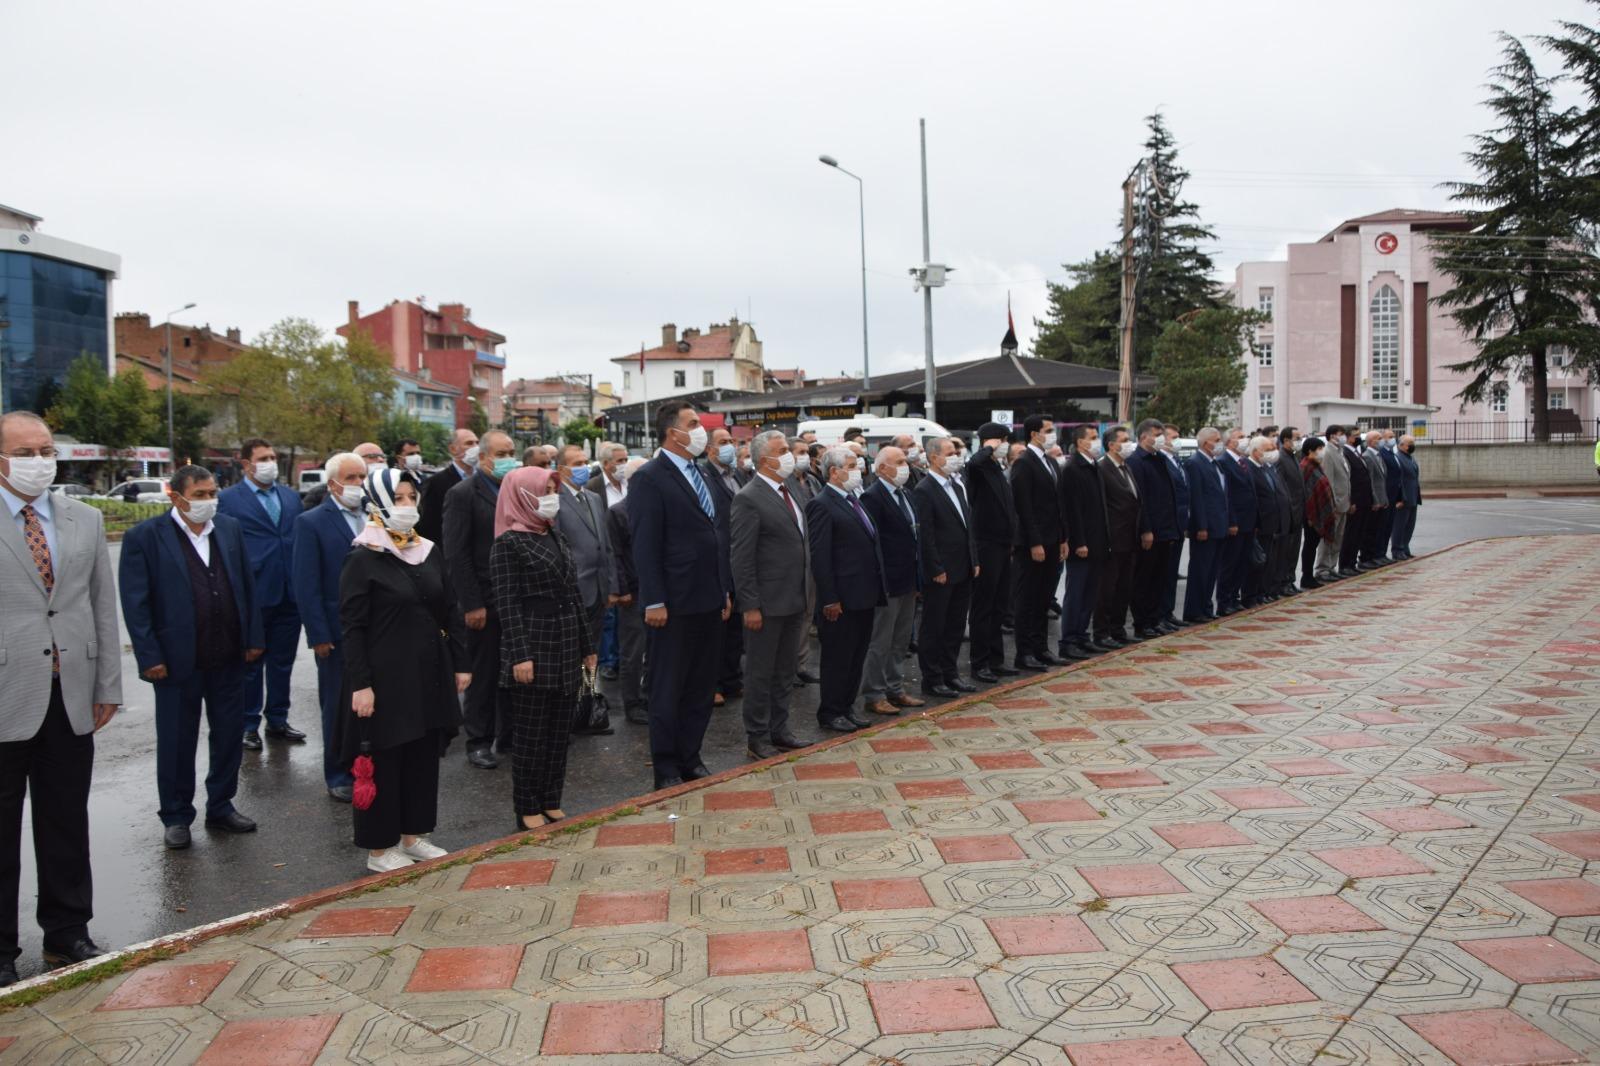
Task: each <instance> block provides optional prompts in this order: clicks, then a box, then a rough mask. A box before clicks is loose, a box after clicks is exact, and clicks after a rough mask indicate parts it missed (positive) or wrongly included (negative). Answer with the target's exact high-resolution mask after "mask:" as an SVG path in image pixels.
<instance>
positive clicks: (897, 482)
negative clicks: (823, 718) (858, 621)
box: [861, 445, 1010, 721]
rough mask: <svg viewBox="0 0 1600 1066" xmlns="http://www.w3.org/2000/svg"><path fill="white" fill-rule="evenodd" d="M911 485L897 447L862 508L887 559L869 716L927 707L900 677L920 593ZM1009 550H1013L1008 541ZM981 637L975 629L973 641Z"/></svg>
mask: <svg viewBox="0 0 1600 1066" xmlns="http://www.w3.org/2000/svg"><path fill="white" fill-rule="evenodd" d="M910 484H911V464H910V463H908V462H906V456H905V452H903V451H901V450H900V449H899V448H897V447H894V446H893V445H885V446H884V447H882V448H880V449H878V476H877V478H876V479H875V480H874V482H873V485H872V487H871V488H869V489H868V490H867V491H866V492H863V493H862V494H861V506H862V507H863V508H865V509H866V512H867V515H868V516H869V517H870V518H871V519H872V522H873V524H874V525H876V526H877V527H878V550H879V554H880V555H882V557H883V594H884V605H883V606H882V607H881V608H879V609H878V611H877V612H876V613H875V614H873V616H872V640H871V642H870V643H869V644H868V645H867V662H866V665H865V666H864V667H862V672H861V709H862V710H864V711H866V712H867V714H868V715H869V716H870V715H874V714H881V715H890V716H892V715H897V714H899V713H900V710H901V708H905V707H921V706H924V705H925V701H923V700H920V699H918V698H917V697H915V696H913V695H911V694H910V693H908V692H906V690H905V678H904V677H903V676H902V674H901V671H900V662H901V659H902V654H901V652H902V649H904V648H905V647H906V645H908V644H909V643H910V642H911V630H912V626H913V624H914V623H915V621H916V615H917V592H918V590H919V589H921V587H922V568H921V567H920V566H919V565H918V564H919V559H918V548H917V510H916V505H915V504H913V503H912V495H911V492H912V490H911V489H910V488H908V487H907V486H909V485H910ZM1003 487H1004V486H1003V485H1002V488H1003ZM1006 550H1007V551H1009V550H1010V542H1009V541H1007V543H1006ZM977 632H978V630H977V629H976V627H974V629H973V634H974V636H976V634H977ZM996 635H997V636H998V633H997V634H996ZM973 647H974V648H976V647H977V645H976V644H975V645H973ZM974 673H976V671H974ZM870 720H871V718H870V717H869V718H868V721H870Z"/></svg>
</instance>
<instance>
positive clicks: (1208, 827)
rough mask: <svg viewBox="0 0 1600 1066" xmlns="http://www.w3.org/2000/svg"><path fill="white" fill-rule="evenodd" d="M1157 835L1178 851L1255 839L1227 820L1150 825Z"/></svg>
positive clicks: (1247, 842) (1219, 846)
mask: <svg viewBox="0 0 1600 1066" xmlns="http://www.w3.org/2000/svg"><path fill="white" fill-rule="evenodd" d="M1152 828H1153V829H1154V830H1155V833H1156V835H1157V836H1159V837H1160V838H1161V839H1162V840H1165V841H1166V842H1167V843H1168V844H1171V845H1172V846H1173V847H1175V848H1177V849H1178V850H1179V851H1187V850H1189V849H1190V848H1226V847H1233V846H1235V845H1238V844H1254V843H1255V841H1254V840H1252V839H1251V838H1249V837H1247V836H1245V835H1244V834H1243V833H1241V832H1239V831H1238V830H1237V829H1235V828H1234V827H1233V826H1231V825H1229V824H1228V823H1227V822H1177V823H1173V824H1170V825H1158V826H1153V827H1152Z"/></svg>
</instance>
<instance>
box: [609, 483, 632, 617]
mask: <svg viewBox="0 0 1600 1066" xmlns="http://www.w3.org/2000/svg"><path fill="white" fill-rule="evenodd" d="M606 536H607V537H608V538H609V539H610V542H611V558H612V561H613V563H615V565H616V568H617V595H619V596H633V597H635V598H637V597H638V595H639V575H638V574H637V573H635V572H634V569H633V530H632V528H630V526H629V525H628V501H627V500H626V499H623V500H622V501H621V502H619V503H617V504H615V505H614V506H613V507H611V509H610V510H608V511H606ZM634 606H635V607H637V606H638V604H637V603H635V604H634Z"/></svg>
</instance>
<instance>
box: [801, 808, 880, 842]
mask: <svg viewBox="0 0 1600 1066" xmlns="http://www.w3.org/2000/svg"><path fill="white" fill-rule="evenodd" d="M810 819H811V831H812V832H813V833H816V834H817V835H818V836H832V835H834V834H835V833H876V832H880V831H882V830H885V829H888V828H889V819H887V818H885V817H884V816H883V812H882V811H818V812H817V813H815V814H812V815H810Z"/></svg>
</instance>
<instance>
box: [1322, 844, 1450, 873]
mask: <svg viewBox="0 0 1600 1066" xmlns="http://www.w3.org/2000/svg"><path fill="white" fill-rule="evenodd" d="M1311 854H1312V855H1315V856H1316V857H1317V858H1319V859H1321V860H1322V861H1323V862H1325V863H1327V864H1328V865H1329V866H1331V867H1333V868H1334V869H1335V870H1338V871H1339V872H1340V873H1342V874H1344V875H1345V876H1347V877H1389V876H1392V875H1394V874H1428V873H1432V872H1433V867H1431V866H1424V865H1423V864H1422V863H1420V862H1418V861H1417V860H1416V859H1413V858H1412V857H1411V856H1409V855H1406V854H1405V853H1403V852H1400V851H1396V850H1395V849H1394V848H1391V847H1389V846H1388V845H1386V844H1378V845H1375V846H1373V847H1365V848H1327V849H1324V850H1322V851H1313V852H1312V853H1311Z"/></svg>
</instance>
